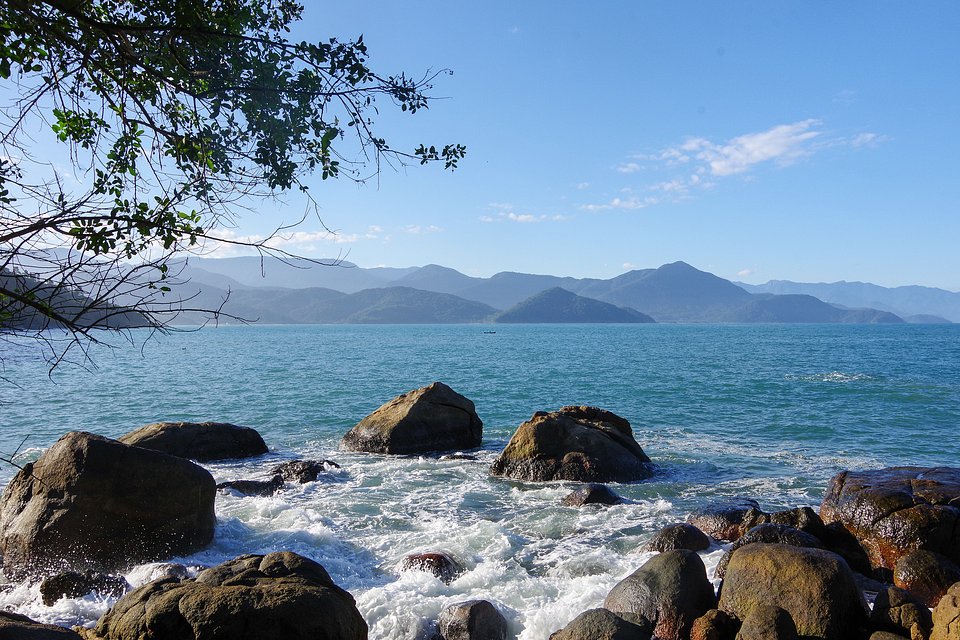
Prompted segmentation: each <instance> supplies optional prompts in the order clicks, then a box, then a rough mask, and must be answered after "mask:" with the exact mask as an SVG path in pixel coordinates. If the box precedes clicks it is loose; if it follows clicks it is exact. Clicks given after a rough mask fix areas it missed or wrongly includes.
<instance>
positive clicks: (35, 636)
mask: <svg viewBox="0 0 960 640" xmlns="http://www.w3.org/2000/svg"><path fill="white" fill-rule="evenodd" d="M0 640H81V638H80V636H79V635H78V634H77V632H76V631H71V630H70V629H64V628H63V627H57V626H55V625H52V624H43V623H40V622H37V621H35V620H31V619H30V618H28V617H27V616H22V615H20V614H19V613H13V612H10V611H0Z"/></svg>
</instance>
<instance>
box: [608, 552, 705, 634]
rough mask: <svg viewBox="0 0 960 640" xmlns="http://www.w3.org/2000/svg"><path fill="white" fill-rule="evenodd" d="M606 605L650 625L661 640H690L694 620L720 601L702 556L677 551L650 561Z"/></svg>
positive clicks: (615, 589) (612, 593) (621, 584)
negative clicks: (708, 578) (688, 638)
mask: <svg viewBox="0 0 960 640" xmlns="http://www.w3.org/2000/svg"><path fill="white" fill-rule="evenodd" d="M603 606H604V608H606V609H609V610H610V611H613V612H614V613H616V614H618V615H621V616H623V617H627V618H628V619H631V620H633V619H634V618H631V617H630V616H636V618H639V619H642V620H645V621H647V622H649V623H650V626H651V627H652V629H653V635H654V636H656V637H657V638H659V639H660V640H680V639H683V640H686V638H687V637H689V634H690V627H691V626H692V625H693V621H694V620H696V619H697V618H699V617H700V616H702V615H703V614H705V613H706V612H707V611H709V610H710V609H713V608H714V607H715V606H716V598H715V597H714V593H713V585H712V584H711V583H710V581H709V580H707V570H706V568H705V567H704V566H703V561H702V560H701V559H700V556H698V555H697V554H696V553H694V552H693V551H689V550H687V549H674V550H672V551H665V552H663V553H661V554H659V555H656V556H654V557H652V558H650V559H649V560H648V561H647V562H645V563H644V564H643V566H641V567H640V568H639V569H637V570H636V571H634V572H633V573H632V574H630V575H629V576H627V577H626V578H624V579H623V580H621V581H620V582H619V583H617V585H616V586H614V587H613V589H611V590H610V593H609V594H608V595H607V598H606V600H604V602H603Z"/></svg>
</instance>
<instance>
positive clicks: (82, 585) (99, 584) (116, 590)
mask: <svg viewBox="0 0 960 640" xmlns="http://www.w3.org/2000/svg"><path fill="white" fill-rule="evenodd" d="M129 588H130V585H129V584H128V583H127V581H126V580H125V579H124V578H123V576H111V575H107V574H103V573H93V572H87V573H77V572H76V571H65V572H63V573H58V574H56V575H52V576H47V577H46V578H44V579H43V582H41V583H40V596H41V598H42V599H43V604H45V605H46V606H48V607H52V606H53V605H54V604H56V602H57V600H59V599H60V598H80V597H83V596H85V595H87V594H88V593H92V592H96V593H98V594H99V595H100V596H103V597H119V596H121V595H123V593H124V592H125V591H126V590H127V589H129Z"/></svg>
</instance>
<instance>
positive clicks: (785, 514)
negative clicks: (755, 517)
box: [768, 507, 826, 540]
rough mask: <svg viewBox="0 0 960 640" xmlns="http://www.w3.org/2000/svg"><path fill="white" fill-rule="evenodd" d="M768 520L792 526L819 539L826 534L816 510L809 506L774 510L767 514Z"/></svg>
mask: <svg viewBox="0 0 960 640" xmlns="http://www.w3.org/2000/svg"><path fill="white" fill-rule="evenodd" d="M768 522H769V523H770V524H782V525H785V526H787V527H792V528H793V529H797V530H799V531H803V532H804V533H809V534H810V535H812V536H815V537H816V538H818V539H820V540H823V538H824V536H825V535H826V525H824V524H823V520H821V519H820V516H819V515H817V512H816V511H814V510H813V509H812V508H810V507H797V508H795V509H786V510H784V511H774V512H773V513H771V514H770V515H769V516H768Z"/></svg>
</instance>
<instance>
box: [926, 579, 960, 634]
mask: <svg viewBox="0 0 960 640" xmlns="http://www.w3.org/2000/svg"><path fill="white" fill-rule="evenodd" d="M930 640H960V582H958V583H956V584H954V585H953V586H951V587H950V588H949V589H948V590H947V593H946V595H944V596H943V597H942V598H940V602H938V603H937V606H936V607H934V609H933V631H931V632H930Z"/></svg>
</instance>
